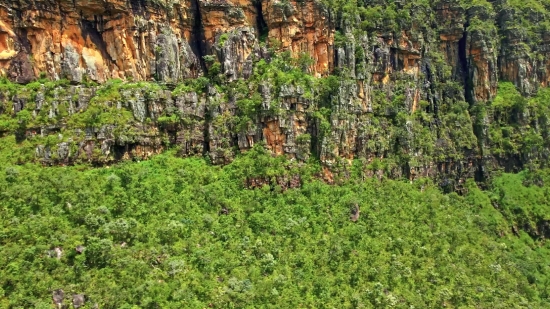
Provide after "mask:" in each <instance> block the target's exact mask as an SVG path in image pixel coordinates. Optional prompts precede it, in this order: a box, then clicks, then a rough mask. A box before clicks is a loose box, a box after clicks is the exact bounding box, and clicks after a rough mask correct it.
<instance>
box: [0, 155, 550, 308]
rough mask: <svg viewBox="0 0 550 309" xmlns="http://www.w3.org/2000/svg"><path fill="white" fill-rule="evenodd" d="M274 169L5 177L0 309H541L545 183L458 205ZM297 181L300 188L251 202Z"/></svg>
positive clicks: (191, 162)
mask: <svg viewBox="0 0 550 309" xmlns="http://www.w3.org/2000/svg"><path fill="white" fill-rule="evenodd" d="M280 158H281V157H279V158H273V157H271V156H270V155H268V154H267V153H265V151H263V150H262V148H260V147H257V148H254V149H253V150H251V151H250V152H249V153H247V155H246V156H243V157H239V158H238V159H236V160H235V162H233V163H231V164H229V165H227V166H225V167H223V168H222V167H218V166H212V165H209V164H207V163H206V162H205V161H204V160H200V159H180V158H175V157H174V155H173V154H171V153H169V154H162V155H159V156H155V157H154V158H153V159H151V160H148V161H145V162H141V163H133V162H128V163H126V164H122V165H117V166H116V167H111V168H90V167H85V166H74V167H52V168H39V167H37V166H36V165H28V164H27V165H24V166H13V167H8V168H6V169H5V170H4V171H2V174H1V176H0V265H3V266H2V267H0V307H1V308H40V309H42V308H52V293H53V295H54V297H56V298H53V299H54V300H53V302H57V303H59V304H66V305H69V304H71V303H72V300H73V295H77V296H85V306H86V307H81V308H97V307H95V306H96V304H97V306H98V307H99V308H413V307H414V308H443V307H445V308H548V306H549V305H550V264H549V261H550V259H549V256H550V247H549V243H548V242H547V241H545V239H546V238H548V237H549V236H550V228H549V225H548V222H549V219H550V218H549V217H548V216H549V214H550V209H549V208H550V206H549V203H548V200H549V198H550V196H549V191H548V185H547V183H548V181H550V171H541V172H537V173H535V174H533V173H521V174H516V175H512V174H504V175H501V176H499V177H498V178H496V179H495V181H494V182H493V184H492V185H491V190H489V191H486V192H483V191H481V190H479V189H478V188H477V187H476V185H475V183H474V182H473V181H468V182H467V184H466V186H467V187H468V191H469V192H468V193H467V194H465V195H464V196H459V195H457V194H456V193H452V194H447V195H444V194H442V193H441V192H440V191H439V189H438V186H437V184H433V183H431V182H430V181H427V180H425V181H422V182H416V183H413V184H410V183H408V182H401V181H395V180H388V179H384V180H382V181H380V180H377V179H373V178H366V179H363V177H364V175H361V173H360V171H359V170H355V171H354V173H353V176H352V177H351V179H350V180H348V181H347V182H346V183H344V184H342V185H339V186H331V185H327V184H325V183H323V182H320V181H317V180H314V179H312V176H315V174H316V173H318V172H319V171H320V167H319V166H313V165H302V166H299V165H296V164H295V163H292V162H289V161H286V160H281V159H280ZM285 166H286V167H287V168H281V167H285ZM277 167H279V168H277ZM285 170H286V172H285ZM296 174H299V175H301V179H302V182H303V184H301V185H300V186H299V188H294V189H292V188H285V187H283V186H281V185H276V186H269V185H265V186H263V187H261V188H258V189H246V183H247V179H248V178H249V177H256V178H261V177H271V176H274V175H278V176H283V175H284V176H286V177H288V178H291V177H292V176H293V175H296ZM298 184H300V182H298ZM542 184H545V186H542V187H541V185H542ZM59 290H62V291H63V292H62V293H63V295H64V298H60V297H59V296H60V295H61V292H59ZM78 299H79V298H77V300H78ZM77 304H79V302H77Z"/></svg>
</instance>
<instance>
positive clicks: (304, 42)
mask: <svg viewBox="0 0 550 309" xmlns="http://www.w3.org/2000/svg"><path fill="white" fill-rule="evenodd" d="M290 6H292V8H290V7H286V8H285V7H282V6H281V4H280V2H279V1H263V2H262V4H261V5H255V4H254V2H253V1H251V0H198V1H197V0H195V1H194V0H178V1H155V2H153V1H143V2H131V3H127V2H125V1H120V0H108V1H99V0H90V1H63V0H51V1H38V0H35V1H25V0H20V1H14V2H12V4H10V5H8V6H0V73H1V74H2V75H4V76H10V77H11V78H12V79H14V80H16V81H18V82H28V81H30V80H32V79H34V78H36V77H38V76H40V75H41V74H43V75H44V74H45V75H46V76H48V77H50V78H53V79H61V78H67V79H69V80H71V81H73V82H82V81H83V80H85V79H88V80H94V81H97V82H100V83H101V82H104V81H106V80H108V79H112V78H121V79H132V80H151V79H153V78H154V79H155V80H160V81H165V82H176V81H178V80H182V79H184V78H190V77H197V76H199V75H200V74H201V71H202V67H201V61H202V59H201V58H202V56H204V55H217V56H218V57H217V58H218V60H219V61H220V62H222V64H223V62H224V61H226V60H227V59H225V58H226V57H225V56H224V55H219V54H220V52H219V51H218V52H217V51H216V50H215V49H216V46H215V45H216V44H217V43H219V42H220V36H221V35H223V34H227V33H232V32H234V31H235V30H236V29H237V30H239V31H240V33H239V34H238V35H239V36H240V37H242V38H243V40H248V43H247V44H246V45H247V46H244V47H242V46H241V49H240V50H239V51H237V53H236V54H237V55H232V56H233V58H234V57H238V58H240V59H233V58H231V59H230V61H236V62H237V65H236V67H231V68H230V69H227V70H229V71H231V70H237V71H242V69H243V66H244V63H245V62H246V60H247V58H248V56H249V55H250V54H251V53H253V52H254V49H255V48H257V46H256V47H255V45H257V43H258V39H259V37H260V35H261V33H260V32H261V31H263V29H260V28H261V27H265V26H266V25H267V27H269V29H270V30H269V37H270V38H274V39H277V40H280V41H281V42H282V47H283V48H285V49H289V50H291V51H292V52H293V54H294V55H296V56H298V55H300V54H302V53H304V54H308V55H311V56H312V57H313V58H314V60H315V62H314V64H312V65H311V70H312V72H313V73H315V74H316V75H318V76H321V75H326V74H327V73H328V72H329V71H330V69H331V68H332V59H333V57H332V40H333V39H332V37H333V27H332V26H331V25H330V23H329V21H328V19H327V17H326V16H325V15H324V14H322V8H321V7H319V6H318V4H316V2H314V1H306V2H305V3H302V4H298V3H297V2H292V3H291V4H290ZM261 10H264V12H265V14H264V15H265V16H262V19H261V20H262V21H263V23H266V25H260V23H259V22H258V20H259V17H258V14H260V13H261V12H259V11H261ZM287 15H288V16H287ZM263 19H265V21H264V20H263ZM220 58H221V59H220ZM206 65H208V64H206ZM234 74H235V76H238V75H239V74H238V73H237V72H235V73H234Z"/></svg>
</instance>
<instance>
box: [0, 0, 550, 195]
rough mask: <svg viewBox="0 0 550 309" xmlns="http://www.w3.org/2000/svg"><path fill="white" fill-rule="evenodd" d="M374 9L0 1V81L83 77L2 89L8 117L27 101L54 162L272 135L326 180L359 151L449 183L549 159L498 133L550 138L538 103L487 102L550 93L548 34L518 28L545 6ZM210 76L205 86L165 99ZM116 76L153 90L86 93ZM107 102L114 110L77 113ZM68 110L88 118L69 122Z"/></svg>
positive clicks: (373, 162) (42, 146)
mask: <svg viewBox="0 0 550 309" xmlns="http://www.w3.org/2000/svg"><path fill="white" fill-rule="evenodd" d="M375 2H376V3H375ZM378 2H380V1H374V2H373V3H371V4H361V5H359V6H360V8H361V9H362V10H360V9H358V10H357V11H353V10H352V11H346V12H345V13H343V12H342V11H341V10H337V9H335V8H334V7H331V6H329V5H327V4H326V1H321V0H301V1H295V0H264V1H258V0H175V1H164V0H160V1H152V0H145V1H130V2H124V1H119V0H105V1H96V0H92V1H73V2H71V1H65V0H9V1H7V2H5V3H4V4H3V5H0V74H2V75H3V76H5V77H6V78H8V79H10V80H11V81H12V82H15V83H20V84H27V83H29V82H31V81H33V80H36V79H37V78H38V77H40V76H42V77H47V78H49V79H51V80H60V79H67V80H68V81H69V83H71V84H72V85H62V86H59V87H53V88H52V87H49V88H48V87H46V86H45V85H41V86H40V87H38V88H36V87H35V88H33V90H32V91H31V92H29V91H27V90H25V91H22V92H21V91H20V92H17V93H12V92H9V91H0V102H1V103H2V104H0V114H5V115H10V116H11V117H14V118H15V117H16V115H17V114H18V113H20V112H21V111H23V110H29V111H31V112H32V117H33V119H34V121H30V123H29V125H27V128H25V130H23V131H24V132H23V134H22V135H24V136H26V137H27V138H29V139H32V138H33V137H35V136H38V137H40V138H41V139H44V138H46V137H48V138H49V139H48V142H47V143H45V142H42V141H40V142H38V141H37V145H36V149H35V154H36V157H37V158H39V159H40V160H42V161H43V162H46V163H56V164H71V163H73V162H75V161H77V160H84V161H90V162H96V163H105V162H112V161H116V160H121V159H131V158H133V159H144V158H147V157H148V156H150V155H153V154H156V153H159V152H161V151H162V150H163V149H165V148H166V147H169V146H173V145H176V146H177V147H179V153H180V154H181V155H197V154H198V155H203V154H207V155H208V156H209V157H210V159H211V160H212V162H214V163H216V164H224V163H228V162H230V161H231V160H232V159H233V158H234V157H235V155H236V154H237V153H238V152H240V151H245V150H247V149H249V148H251V147H253V146H254V145H255V144H257V143H258V142H264V143H265V145H266V147H267V148H268V149H269V150H270V151H272V152H273V153H274V154H277V155H283V154H284V155H288V156H290V157H293V158H296V159H298V160H307V159H308V158H309V157H310V156H316V157H318V158H319V159H320V160H321V162H323V163H324V164H325V165H326V166H327V167H330V168H329V169H328V170H327V172H326V174H327V177H328V178H330V179H332V175H329V174H330V173H336V174H342V173H343V174H345V173H347V172H348V170H349V166H350V164H351V162H352V160H354V159H359V160H362V162H363V164H364V165H365V166H370V171H369V173H371V174H372V175H380V171H382V170H383V171H384V172H383V173H386V174H389V175H391V176H392V177H408V178H411V179H412V178H415V177H417V176H431V177H435V178H437V179H438V180H440V181H441V183H442V184H443V185H445V184H447V183H451V184H453V185H456V184H457V183H459V182H460V181H462V180H463V179H464V178H466V177H474V176H476V177H477V178H479V179H483V178H484V177H486V176H487V174H488V170H489V169H492V168H497V167H499V166H500V167H503V168H504V169H506V170H517V169H520V168H522V166H524V165H525V164H528V163H529V162H532V161H540V160H543V159H544V158H546V157H547V154H548V152H549V151H548V147H547V145H546V144H544V145H545V146H541V147H542V148H540V147H539V148H537V149H536V150H534V149H535V148H534V147H531V148H530V150H525V151H519V150H517V149H513V148H514V147H515V146H514V147H509V148H510V149H511V150H510V149H509V150H506V151H504V152H502V151H500V152H497V151H495V147H497V145H502V142H499V141H497V137H498V138H500V137H499V136H501V135H502V136H503V138H507V137H506V134H508V133H506V132H501V133H498V132H497V133H498V134H501V135H498V134H497V133H495V132H494V131H495V130H494V128H495V126H504V127H506V126H508V125H511V124H514V125H515V124H520V125H523V126H524V127H525V128H533V130H531V129H529V130H531V131H529V132H531V133H533V134H535V135H537V136H539V137H541V138H542V139H543V140H544V136H546V135H545V134H546V133H545V132H546V131H547V130H546V129H545V126H546V120H544V119H545V118H544V117H539V116H537V115H536V112H535V111H534V110H522V111H519V110H516V109H511V110H510V111H509V113H510V115H509V116H510V117H508V118H505V117H502V116H501V115H500V114H499V112H498V111H497V112H495V111H496V110H497V109H496V108H494V107H493V104H492V101H493V100H494V99H495V98H496V97H497V89H498V87H499V82H502V81H507V82H511V83H513V84H514V85H515V86H516V88H517V89H518V91H519V92H520V93H521V94H522V95H524V96H530V95H535V94H536V93H537V91H538V90H539V89H540V88H541V87H546V86H548V83H549V82H550V34H549V33H548V32H546V31H545V30H544V29H545V28H543V27H538V28H537V27H532V28H529V27H527V26H525V25H528V24H532V25H537V24H538V23H541V22H543V21H544V19H545V18H546V17H548V12H547V11H548V8H546V11H543V12H536V13H533V12H530V11H526V10H522V9H521V8H518V7H517V5H516V4H515V2H511V1H506V0H502V1H492V2H487V3H485V2H483V3H481V2H480V3H477V2H476V3H470V4H465V2H464V1H462V2H460V1H457V0H439V1H435V2H432V3H430V4H424V3H421V4H418V5H409V4H405V3H401V2H399V3H397V4H396V8H397V10H399V12H406V13H407V14H406V15H403V16H401V17H399V18H397V19H395V20H393V21H392V20H390V21H388V20H385V19H381V20H378V21H377V20H376V19H375V17H376V16H375V15H372V14H371V15H369V14H370V13H369V11H368V10H369V9H370V8H371V6H373V7H374V6H375V5H378ZM349 12H354V13H349ZM518 20H522V21H523V23H521V24H518V22H517V21H518ZM285 51H287V52H289V53H288V55H289V56H290V58H288V59H286V61H287V62H288V64H289V67H297V68H299V69H300V70H301V71H302V72H303V73H305V74H308V75H311V76H313V77H315V78H319V79H317V81H325V82H308V81H303V80H300V78H299V77H296V76H291V77H290V78H286V79H285V78H280V76H278V75H269V74H268V73H266V72H265V70H266V69H265V66H266V64H271V61H272V60H273V59H276V58H279V59H281V57H284V55H286V54H287V53H284V52H285ZM292 59H294V60H292ZM259 64H261V65H260V66H261V68H259V67H258V66H259ZM279 69H280V68H279ZM269 70H271V68H268V69H267V71H269ZM281 70H282V71H284V72H285V74H287V73H288V74H290V73H289V71H290V69H285V68H283V69H281ZM292 74H294V73H292ZM331 75H332V77H330V78H327V77H328V76H331ZM201 76H205V77H208V80H207V83H206V84H205V85H203V86H201V87H198V88H200V89H198V88H196V87H195V88H193V87H191V88H193V89H191V88H185V87H184V88H182V90H181V89H180V90H181V91H176V90H174V91H171V90H172V89H173V88H174V87H175V86H176V85H178V84H179V83H181V82H182V81H188V80H189V79H193V78H195V79H197V80H199V81H200V80H201V79H200V77H201ZM266 76H267V77H266ZM114 78H120V79H123V80H128V81H134V82H137V81H151V82H152V83H149V84H147V85H148V86H144V85H142V84H135V83H134V84H128V85H130V86H124V87H121V88H117V90H116V91H114V92H113V94H112V95H113V96H112V97H109V96H107V95H105V93H106V92H109V91H110V90H105V89H110V88H109V87H110V86H99V88H98V87H97V86H85V84H87V83H88V82H89V81H95V82H97V83H99V84H103V83H106V82H107V81H108V80H110V79H114ZM279 79H280V80H279ZM155 82H156V83H157V84H156V85H157V86H156V87H152V86H151V84H155ZM243 83H244V85H246V86H245V87H244V88H243V87H242V84H243ZM107 84H108V83H107ZM131 85H133V86H131ZM159 85H164V88H162V87H160V86H159ZM98 98H100V99H98ZM248 99H250V100H252V102H253V104H255V105H254V108H252V109H250V108H249V109H248V110H247V107H246V106H248V105H247V104H249V105H250V104H252V103H250V102H248V101H246V100H248ZM258 102H259V103H258ZM97 106H102V108H103V111H106V110H109V111H110V112H112V113H115V114H117V113H118V115H119V116H117V117H114V118H116V119H118V120H117V121H115V120H113V121H110V122H109V121H107V122H102V123H100V124H98V123H92V122H93V121H92V120H93V119H92V120H90V119H87V120H86V121H88V122H87V123H85V121H84V120H82V119H80V118H78V117H84V116H79V115H88V114H89V113H93V111H94V108H97ZM124 115H126V116H127V117H126V116H124ZM129 115H131V117H130V116H129ZM41 117H42V118H41ZM74 117H76V118H78V119H80V120H82V121H84V122H82V121H80V120H79V121H80V122H78V121H76V122H77V123H78V125H75V124H74V123H75V121H72V120H69V121H66V119H67V118H71V119H72V118H74ZM125 117H126V118H125ZM543 118H544V119H543ZM37 119H38V120H39V119H45V120H44V121H42V122H40V121H38V120H37ZM124 119H125V120H124ZM122 120H124V121H122ZM19 123H21V122H19ZM45 123H47V124H45ZM10 130H13V131H17V130H18V131H17V132H19V133H21V129H13V128H12V129H10ZM0 131H2V129H1V127H0ZM3 131H4V132H7V131H9V130H6V129H4V130H3ZM525 132H527V131H525ZM20 135H21V134H20ZM520 135H521V134H520ZM52 136H57V139H55V138H51V137H52ZM40 138H39V140H40ZM541 145H542V144H541ZM516 148H517V147H516Z"/></svg>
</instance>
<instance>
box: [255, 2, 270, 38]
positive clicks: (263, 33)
mask: <svg viewBox="0 0 550 309" xmlns="http://www.w3.org/2000/svg"><path fill="white" fill-rule="evenodd" d="M253 4H254V6H255V8H256V28H257V29H258V39H259V41H260V42H264V43H265V42H266V41H267V35H268V33H269V29H268V28H267V23H266V22H265V19H264V14H263V12H262V1H261V0H254V1H253Z"/></svg>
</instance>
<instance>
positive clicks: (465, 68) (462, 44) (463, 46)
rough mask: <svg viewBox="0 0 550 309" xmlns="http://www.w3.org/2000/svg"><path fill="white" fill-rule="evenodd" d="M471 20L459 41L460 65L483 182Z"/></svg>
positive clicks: (477, 174)
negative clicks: (471, 62) (470, 53)
mask: <svg viewBox="0 0 550 309" xmlns="http://www.w3.org/2000/svg"><path fill="white" fill-rule="evenodd" d="M469 25H470V24H469V22H466V23H465V24H464V32H463V36H462V38H461V39H460V41H458V57H459V61H460V66H461V70H462V74H463V75H462V80H463V83H464V100H465V101H466V102H467V103H468V105H469V107H470V109H469V110H470V117H473V118H474V121H472V130H473V132H474V135H475V136H476V138H477V154H478V156H477V162H476V165H477V168H476V171H475V174H474V177H475V180H476V181H477V182H479V183H483V182H484V181H485V173H484V169H485V168H484V166H483V157H484V151H483V128H482V121H483V120H482V119H479V116H480V115H479V112H478V111H477V110H478V106H475V105H476V102H475V99H474V96H473V83H472V79H471V76H470V67H469V63H468V50H467V49H468V30H467V29H468V27H469Z"/></svg>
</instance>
